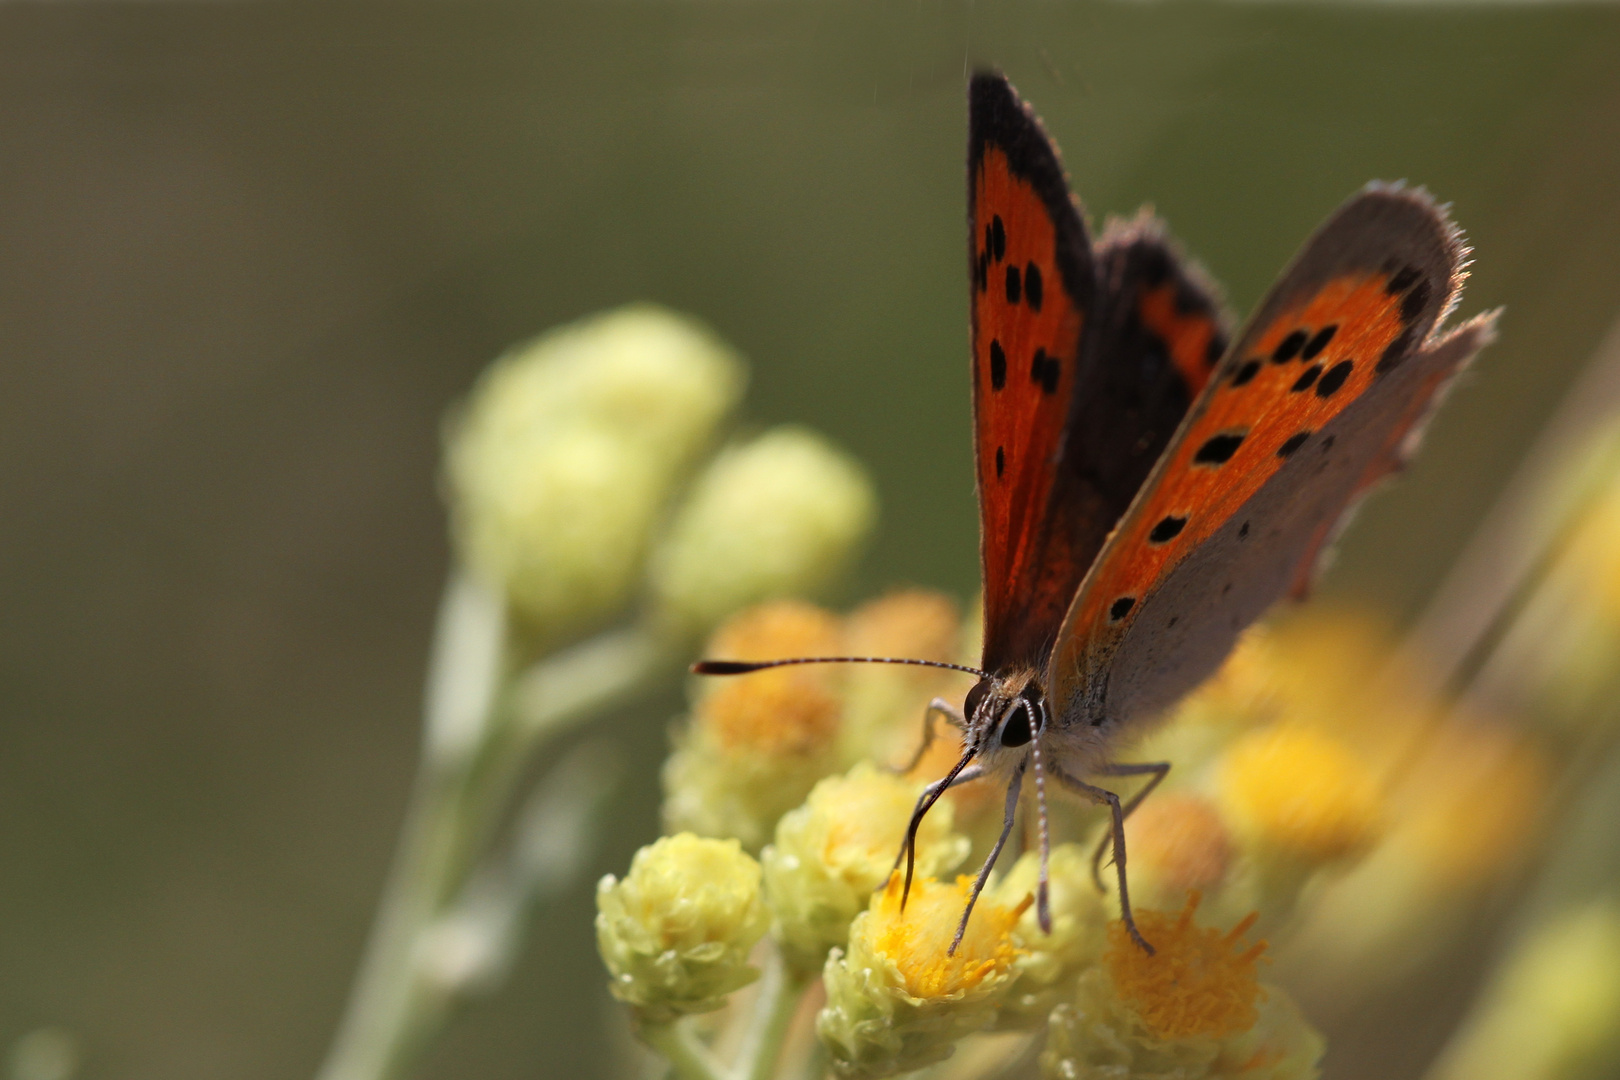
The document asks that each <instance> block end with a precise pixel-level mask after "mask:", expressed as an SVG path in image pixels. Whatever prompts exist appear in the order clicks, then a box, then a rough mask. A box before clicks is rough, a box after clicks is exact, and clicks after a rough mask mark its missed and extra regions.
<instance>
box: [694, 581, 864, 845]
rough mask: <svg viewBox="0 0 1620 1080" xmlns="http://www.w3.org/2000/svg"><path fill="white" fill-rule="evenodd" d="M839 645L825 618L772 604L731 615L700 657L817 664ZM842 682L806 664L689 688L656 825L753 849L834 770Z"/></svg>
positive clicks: (814, 610)
mask: <svg viewBox="0 0 1620 1080" xmlns="http://www.w3.org/2000/svg"><path fill="white" fill-rule="evenodd" d="M842 641H843V627H842V625H841V622H840V620H839V619H838V617H837V616H835V615H833V614H832V613H831V612H829V611H825V610H823V609H821V608H818V607H816V606H814V605H812V604H806V603H804V602H802V601H790V600H779V601H775V602H773V603H769V604H762V605H760V606H758V607H756V608H752V609H749V610H747V611H745V612H743V613H741V614H739V615H737V616H735V617H733V618H732V619H731V620H729V621H728V622H727V623H726V624H725V625H724V626H723V627H722V628H721V629H720V630H719V631H718V632H717V633H716V634H715V635H714V638H713V639H712V640H711V642H710V644H709V648H708V649H707V650H705V654H706V655H708V656H713V657H717V658H721V659H729V660H762V659H771V658H774V657H779V656H807V655H808V656H824V655H828V654H831V653H837V652H838V651H840V647H841V644H842ZM843 678H844V672H843V671H842V670H841V669H840V668H839V667H837V666H833V665H826V666H823V665H808V664H807V665H804V666H802V667H783V668H772V669H769V670H766V671H760V672H755V673H754V674H751V675H740V676H736V677H731V678H722V679H700V680H698V681H697V682H696V683H695V684H694V685H695V686H696V687H697V688H698V698H697V703H696V705H695V706H694V707H693V710H692V718H691V722H690V723H689V724H688V725H686V727H684V728H682V729H678V730H677V733H676V735H675V751H674V753H673V754H671V755H670V757H669V759H668V761H666V762H665V764H664V827H665V828H666V829H667V830H669V831H671V832H674V831H678V830H682V829H686V830H690V831H691V832H695V833H697V834H698V835H700V836H730V837H735V838H736V839H738V840H740V841H742V845H743V847H744V848H746V849H747V850H749V851H758V850H759V849H760V848H761V847H762V846H763V845H764V844H765V842H766V841H767V840H768V839H770V835H771V831H772V830H773V829H774V828H775V827H776V821H777V819H778V818H779V817H781V816H782V815H783V814H785V813H786V812H787V811H789V810H791V809H793V808H794V807H795V806H798V805H799V804H800V803H801V802H803V801H804V797H805V796H806V795H808V794H809V792H810V789H811V788H812V787H814V786H815V783H816V781H817V780H820V779H821V778H822V777H823V776H826V775H828V774H829V773H832V772H834V771H836V770H837V769H838V767H839V752H838V744H839V731H840V725H841V718H842V714H843V701H842V697H841V694H840V691H841V687H842V679H843Z"/></svg>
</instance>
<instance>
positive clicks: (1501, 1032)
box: [1433, 902, 1620, 1080]
mask: <svg viewBox="0 0 1620 1080" xmlns="http://www.w3.org/2000/svg"><path fill="white" fill-rule="evenodd" d="M1617 1016H1620V908H1617V907H1616V906H1615V904H1614V903H1612V902H1597V903H1593V904H1589V905H1587V906H1585V907H1578V908H1574V909H1572V910H1569V911H1566V912H1563V913H1562V914H1560V915H1559V916H1558V917H1556V918H1554V919H1552V920H1551V921H1549V922H1547V923H1545V924H1543V925H1541V926H1539V927H1537V928H1536V929H1535V930H1533V931H1532V932H1531V933H1530V934H1529V936H1528V937H1527V938H1526V939H1525V940H1524V941H1522V942H1520V943H1519V945H1518V946H1517V947H1516V948H1515V949H1514V950H1513V952H1512V953H1511V954H1510V955H1509V957H1508V959H1507V962H1506V963H1505V964H1503V965H1502V968H1501V969H1500V970H1499V971H1498V972H1497V974H1496V976H1495V977H1494V979H1493V980H1492V985H1491V987H1490V989H1489V990H1488V991H1487V992H1486V994H1485V997H1484V1001H1483V1002H1482V1004H1481V1006H1480V1007H1479V1008H1478V1009H1477V1010H1476V1013H1475V1015H1474V1017H1473V1018H1472V1019H1471V1020H1470V1021H1469V1023H1468V1026H1467V1027H1466V1028H1464V1030H1463V1033H1462V1034H1461V1036H1459V1037H1458V1039H1457V1040H1456V1041H1455V1042H1454V1043H1453V1044H1452V1045H1451V1046H1450V1047H1449V1048H1448V1049H1447V1050H1446V1053H1445V1055H1444V1056H1443V1057H1442V1058H1441V1060H1440V1064H1439V1066H1438V1067H1437V1068H1436V1070H1435V1072H1434V1074H1433V1075H1434V1076H1435V1077H1436V1080H1452V1078H1463V1077H1466V1078H1467V1080H1532V1078H1533V1080H1563V1078H1569V1080H1574V1078H1576V1077H1588V1076H1612V1075H1614V1070H1615V1067H1616V1065H1617V1064H1620V1028H1617V1027H1616V1024H1615V1018H1616V1017H1617Z"/></svg>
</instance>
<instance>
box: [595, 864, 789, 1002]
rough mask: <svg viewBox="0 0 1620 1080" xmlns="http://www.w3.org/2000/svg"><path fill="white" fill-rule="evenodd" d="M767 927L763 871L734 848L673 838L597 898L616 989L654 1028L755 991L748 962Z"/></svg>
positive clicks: (603, 948)
mask: <svg viewBox="0 0 1620 1080" xmlns="http://www.w3.org/2000/svg"><path fill="white" fill-rule="evenodd" d="M767 924H768V917H767V914H766V910H765V904H764V899H763V897H762V896H761V893H760V869H759V864H758V863H757V862H755V861H754V860H753V859H751V858H749V857H748V855H746V854H745V853H744V852H743V851H742V849H741V848H740V847H739V846H738V844H737V842H736V841H735V840H704V839H700V838H698V837H696V836H693V835H691V834H690V833H681V834H680V835H678V836H666V837H664V838H663V839H662V840H659V841H657V842H656V843H653V844H649V845H648V846H646V847H644V848H642V849H641V850H640V851H638V852H636V856H635V858H634V859H633V860H631V863H630V873H629V874H628V875H626V877H625V878H624V880H623V881H619V880H617V879H615V878H614V877H613V875H611V874H609V875H608V876H607V877H605V878H603V879H602V881H601V883H600V884H599V885H598V886H597V888H596V944H597V949H598V951H600V953H601V954H602V961H603V963H605V964H606V965H607V969H608V972H609V973H610V974H611V975H612V976H613V978H612V982H611V983H610V984H609V989H610V990H611V991H612V992H613V996H614V997H616V998H618V999H619V1000H620V1001H623V1002H625V1003H626V1004H628V1005H630V1006H632V1007H633V1008H634V1009H635V1010H636V1014H637V1016H638V1017H639V1018H640V1019H641V1020H643V1021H644V1022H647V1023H667V1022H668V1021H671V1020H674V1019H676V1018H677V1017H680V1016H683V1015H685V1014H687V1013H698V1012H709V1011H711V1010H713V1009H718V1008H719V1007H720V1006H721V1005H723V1004H724V1003H725V997H726V995H727V994H729V993H731V992H732V991H733V990H735V989H737V988H738V987H739V986H744V985H746V984H747V983H750V982H752V981H753V980H754V978H755V977H756V976H757V975H758V974H759V972H758V970H757V969H755V968H752V967H749V966H748V953H749V951H750V950H751V949H752V948H753V947H754V945H755V944H756V943H757V942H758V941H759V939H760V938H761V937H762V936H763V935H764V933H765V930H766V927H767Z"/></svg>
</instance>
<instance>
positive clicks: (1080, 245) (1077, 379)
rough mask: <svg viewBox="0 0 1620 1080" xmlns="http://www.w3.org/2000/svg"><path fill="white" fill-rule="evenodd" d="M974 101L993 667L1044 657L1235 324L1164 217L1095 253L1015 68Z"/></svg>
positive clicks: (981, 434) (977, 395) (986, 78)
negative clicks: (1012, 77) (1022, 95)
mask: <svg viewBox="0 0 1620 1080" xmlns="http://www.w3.org/2000/svg"><path fill="white" fill-rule="evenodd" d="M970 117H971V119H970V127H969V152H968V167H969V207H970V230H971V231H970V236H971V237H972V241H971V245H970V249H969V253H970V258H971V260H972V262H971V274H972V281H973V292H972V295H973V304H972V308H973V365H974V373H973V400H974V416H975V425H974V434H975V450H976V460H977V464H978V486H979V500H980V515H981V522H980V526H981V528H980V537H981V550H982V559H983V564H984V565H983V570H984V582H985V591H986V596H985V609H986V610H985V624H986V629H985V652H984V666H985V667H986V668H987V669H988V670H992V671H1002V670H1007V669H1008V668H1011V667H1017V666H1020V665H1030V666H1035V667H1039V666H1042V665H1043V664H1044V663H1045V660H1046V657H1047V655H1048V654H1049V652H1050V650H1051V648H1052V643H1053V641H1054V640H1055V638H1056V636H1057V630H1058V627H1059V625H1060V624H1061V622H1062V619H1063V616H1064V613H1065V612H1066V611H1067V610H1068V607H1069V603H1070V601H1071V600H1072V599H1073V597H1074V593H1075V590H1076V589H1077V588H1078V587H1079V585H1080V582H1081V580H1082V579H1083V578H1084V576H1085V574H1086V571H1087V570H1089V569H1090V567H1091V563H1092V560H1093V558H1094V557H1095V556H1096V554H1097V552H1098V551H1099V550H1100V549H1101V547H1102V545H1103V542H1104V540H1105V539H1106V538H1107V536H1108V533H1109V531H1110V530H1111V529H1112V528H1113V527H1114V525H1115V523H1117V522H1118V520H1119V518H1120V516H1121V515H1122V514H1123V513H1124V512H1125V509H1126V508H1127V507H1128V506H1129V505H1130V502H1131V500H1132V499H1133V498H1134V497H1135V495H1136V493H1137V490H1138V489H1139V488H1140V487H1141V485H1142V481H1143V480H1144V479H1145V478H1146V477H1147V475H1148V472H1149V471H1150V470H1151V469H1152V467H1153V463H1154V462H1155V461H1156V460H1157V459H1158V456H1159V454H1160V452H1161V451H1162V450H1163V449H1164V447H1165V445H1166V444H1167V443H1168V442H1169V439H1170V436H1171V435H1172V434H1173V433H1174V431H1175V430H1176V427H1177V425H1178V424H1179V423H1180V422H1181V418H1182V416H1183V415H1184V414H1185V413H1186V411H1187V407H1188V405H1189V403H1190V402H1191V401H1192V399H1193V398H1194V397H1195V396H1196V395H1197V393H1198V391H1199V389H1200V388H1201V387H1202V386H1203V384H1204V382H1205V381H1206V380H1207V379H1208V378H1209V375H1210V374H1211V372H1212V371H1213V369H1214V363H1215V361H1216V360H1218V359H1219V355H1220V352H1221V351H1222V350H1223V349H1224V346H1225V342H1226V333H1227V324H1226V319H1225V317H1224V315H1223V313H1222V311H1221V309H1220V305H1219V302H1218V300H1217V299H1216V297H1215V293H1214V290H1213V289H1212V288H1211V287H1210V286H1209V285H1208V284H1206V283H1205V281H1204V279H1203V277H1202V275H1201V274H1199V273H1198V272H1197V271H1196V270H1195V269H1193V268H1192V267H1191V266H1190V265H1189V264H1187V263H1186V261H1185V260H1184V259H1182V258H1181V257H1180V255H1179V254H1178V252H1177V251H1176V250H1175V246H1174V244H1173V243H1172V242H1171V241H1170V240H1169V238H1168V237H1167V236H1165V235H1164V231H1163V229H1162V228H1161V227H1160V226H1159V225H1158V223H1157V222H1156V221H1154V220H1153V219H1152V218H1150V217H1142V218H1139V219H1137V220H1136V221H1134V222H1131V223H1129V224H1127V225H1121V226H1114V227H1111V228H1110V229H1109V230H1108V231H1107V232H1106V233H1105V235H1104V237H1103V239H1102V242H1101V243H1100V244H1099V245H1098V248H1097V249H1096V251H1095V252H1093V250H1092V248H1091V245H1090V243H1089V241H1088V239H1087V236H1086V230H1085V225H1084V220H1083V217H1082V215H1081V213H1080V210H1079V207H1078V206H1077V205H1076V203H1075V202H1074V200H1073V197H1072V196H1071V195H1070V193H1069V188H1068V183H1067V180H1066V178H1065V176H1064V173H1063V168H1062V165H1061V163H1060V161H1059V159H1058V156H1057V153H1056V150H1055V149H1054V148H1053V147H1052V145H1051V143H1050V141H1049V140H1048V139H1047V138H1046V135H1045V133H1044V132H1043V131H1042V130H1041V127H1040V125H1039V122H1038V121H1037V120H1036V119H1035V118H1034V116H1033V114H1031V113H1030V112H1029V110H1028V109H1027V108H1026V107H1025V106H1024V105H1023V104H1022V102H1021V101H1020V100H1019V99H1018V97H1017V95H1016V93H1015V92H1014V91H1013V89H1012V87H1011V86H1010V85H1009V84H1008V83H1007V81H1006V80H1005V79H1004V78H1002V77H1001V76H999V75H993V74H982V75H979V76H977V77H975V79H974V81H973V84H972V90H971V93H970ZM1054 271H1056V272H1055V273H1054ZM1032 285H1033V286H1034V291H1033V292H1032V288H1031V287H1032Z"/></svg>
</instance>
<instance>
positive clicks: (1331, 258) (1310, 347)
mask: <svg viewBox="0 0 1620 1080" xmlns="http://www.w3.org/2000/svg"><path fill="white" fill-rule="evenodd" d="M1462 253H1463V252H1462V247H1461V245H1460V243H1459V242H1458V240H1457V238H1456V235H1455V232H1454V230H1453V229H1452V227H1451V226H1450V225H1449V223H1448V222H1447V221H1446V220H1445V218H1444V216H1443V215H1442V214H1441V213H1440V212H1439V210H1438V209H1437V208H1436V207H1435V206H1434V205H1433V204H1432V203H1431V202H1430V201H1429V200H1428V199H1427V198H1426V197H1425V196H1422V195H1421V194H1418V193H1413V192H1407V191H1401V190H1392V189H1369V190H1368V191H1365V192H1363V193H1362V194H1360V195H1358V196H1357V197H1355V198H1353V199H1352V200H1351V201H1350V202H1349V203H1347V204H1346V205H1345V206H1344V207H1343V208H1341V209H1340V211H1339V212H1338V213H1336V214H1335V215H1334V216H1333V217H1332V218H1331V219H1330V220H1329V221H1328V223H1327V224H1326V225H1324V226H1323V227H1322V229H1321V230H1319V231H1318V233H1317V234H1316V236H1315V237H1313V238H1312V240H1311V241H1310V242H1309V243H1307V245H1306V247H1305V249H1304V251H1303V252H1302V253H1301V254H1300V256H1299V257H1298V258H1297V259H1296V261H1295V262H1294V264H1293V266H1292V267H1291V268H1290V269H1289V271H1288V272H1287V273H1286V274H1285V275H1284V276H1283V278H1282V280H1281V281H1279V282H1278V284H1277V285H1276V286H1275V287H1274V288H1273V290H1272V292H1271V294H1270V296H1269V297H1268V298H1267V299H1266V301H1265V302H1264V303H1263V304H1262V305H1261V308H1260V310H1259V311H1258V312H1257V314H1256V315H1255V317H1254V318H1253V319H1252V320H1251V322H1250V324H1249V325H1248V327H1247V328H1246V329H1245V331H1244V332H1243V333H1242V334H1241V335H1240V337H1239V339H1238V342H1237V345H1236V346H1235V347H1234V348H1233V349H1232V350H1231V352H1230V354H1229V355H1228V357H1227V359H1226V360H1225V361H1224V362H1223V363H1222V365H1221V367H1220V368H1219V371H1218V374H1217V377H1216V378H1214V379H1213V380H1211V382H1210V383H1209V384H1208V385H1207V386H1206V387H1205V389H1204V391H1203V393H1202V394H1201V396H1200V397H1199V399H1198V401H1197V402H1196V403H1195V404H1194V405H1193V407H1192V409H1191V410H1190V411H1189V413H1188V416H1187V419H1186V420H1185V421H1184V422H1183V425H1182V427H1181V429H1180V430H1179V431H1178V432H1177V434H1176V436H1175V439H1174V440H1173V441H1172V443H1171V445H1170V446H1169V448H1168V449H1167V450H1166V452H1165V454H1164V456H1163V459H1162V460H1161V461H1160V462H1159V464H1158V466H1157V467H1156V468H1155V470H1154V472H1153V474H1152V475H1151V476H1150V478H1149V480H1148V481H1147V483H1146V484H1145V485H1144V487H1143V490H1142V491H1141V493H1140V494H1139V495H1138V496H1137V499H1136V501H1135V502H1134V503H1133V505H1132V506H1131V508H1130V510H1129V512H1128V513H1127V514H1126V515H1125V517H1124V518H1123V519H1122V520H1121V522H1120V525H1119V528H1118V530H1117V531H1116V532H1115V533H1114V535H1113V536H1112V537H1111V538H1110V540H1109V541H1108V543H1107V545H1106V546H1105V547H1104V549H1103V551H1102V553H1101V554H1100V555H1099V557H1098V559H1097V564H1096V565H1095V566H1094V567H1093V569H1092V571H1091V573H1090V574H1089V575H1088V576H1087V578H1086V581H1085V583H1084V585H1083V586H1082V588H1081V590H1080V592H1079V593H1078V595H1077V596H1076V597H1075V599H1074V603H1073V605H1072V606H1071V607H1070V609H1069V612H1068V614H1067V616H1066V618H1065V622H1064V626H1063V629H1062V632H1061V633H1060V636H1059V641H1058V645H1057V647H1056V651H1055V652H1054V655H1053V656H1052V659H1051V664H1050V668H1049V673H1048V680H1049V689H1050V692H1051V693H1052V695H1053V697H1054V699H1055V704H1056V705H1057V714H1058V715H1059V716H1060V717H1063V718H1064V719H1065V720H1070V721H1072V720H1077V719H1080V720H1084V721H1087V722H1092V723H1104V722H1107V723H1110V724H1114V723H1126V722H1129V721H1130V720H1132V719H1135V718H1136V717H1138V716H1141V715H1143V714H1145V713H1148V712H1151V711H1154V710H1156V709H1159V708H1162V707H1163V706H1165V705H1168V704H1169V703H1171V702H1173V701H1174V700H1176V699H1177V698H1179V697H1180V696H1181V695H1182V694H1184V693H1186V692H1187V691H1188V690H1190V689H1191V688H1192V687H1193V686H1194V685H1196V684H1197V683H1198V682H1199V681H1201V680H1202V679H1203V678H1204V677H1206V676H1207V675H1208V674H1210V672H1212V671H1213V669H1214V668H1215V666H1217V665H1218V664H1219V662H1220V661H1221V659H1222V658H1223V657H1224V656H1225V655H1226V653H1227V652H1228V651H1229V650H1230V648H1231V644H1232V642H1233V640H1234V639H1235V637H1236V635H1237V634H1238V632H1239V631H1241V630H1242V629H1243V628H1244V627H1245V626H1247V625H1248V624H1249V623H1250V622H1252V621H1253V620H1254V619H1255V618H1257V617H1258V616H1259V615H1260V614H1261V613H1262V612H1263V611H1264V610H1265V609H1266V608H1267V607H1268V606H1269V605H1270V604H1271V603H1272V602H1273V601H1274V600H1276V599H1277V598H1278V597H1279V596H1280V595H1282V594H1283V593H1284V592H1285V591H1287V589H1288V587H1289V586H1290V584H1292V583H1293V582H1294V579H1295V577H1296V572H1297V569H1298V568H1299V567H1300V566H1301V565H1302V564H1303V563H1304V562H1306V561H1307V560H1313V557H1314V554H1315V551H1316V548H1317V547H1318V546H1319V545H1320V543H1321V542H1322V541H1323V540H1324V539H1325V538H1326V536H1327V534H1328V533H1329V532H1330V531H1331V527H1332V523H1334V522H1336V521H1337V520H1339V518H1340V517H1341V516H1342V515H1343V512H1344V511H1345V509H1346V508H1347V507H1348V506H1349V504H1350V503H1351V501H1352V500H1353V498H1354V497H1355V496H1356V494H1357V493H1358V492H1360V491H1361V490H1363V488H1364V486H1365V484H1366V483H1367V482H1369V481H1370V480H1371V479H1375V478H1376V477H1377V475H1379V473H1380V470H1381V469H1383V468H1384V467H1385V463H1386V462H1387V461H1388V458H1389V455H1390V453H1391V451H1392V448H1393V446H1394V444H1395V443H1396V442H1398V441H1400V440H1401V439H1402V438H1403V437H1404V436H1405V434H1406V433H1407V432H1409V431H1410V430H1412V429H1413V421H1414V420H1415V418H1416V416H1417V415H1418V414H1419V413H1420V412H1422V411H1423V409H1424V408H1425V407H1426V406H1427V403H1428V402H1429V400H1430V399H1432V398H1433V396H1434V394H1435V392H1436V389H1437V388H1438V387H1439V386H1440V385H1441V384H1443V383H1444V382H1445V381H1447V380H1448V379H1449V378H1450V376H1451V375H1452V374H1453V373H1454V372H1455V371H1456V370H1457V369H1458V368H1459V367H1460V366H1461V365H1462V364H1464V363H1466V361H1467V359H1468V358H1469V357H1470V356H1472V354H1473V352H1474V351H1476V350H1477V348H1478V347H1479V346H1480V345H1481V344H1483V343H1484V338H1485V337H1486V336H1488V332H1489V331H1488V327H1487V326H1485V325H1483V324H1481V325H1475V326H1473V327H1470V328H1468V329H1467V330H1466V331H1464V332H1462V333H1460V334H1459V335H1458V336H1457V337H1456V338H1454V339H1452V340H1451V342H1450V343H1449V344H1448V345H1446V346H1445V347H1436V348H1432V349H1426V348H1425V347H1424V343H1425V341H1426V339H1427V338H1428V337H1429V334H1430V332H1431V330H1432V329H1433V327H1434V326H1435V324H1436V322H1437V321H1438V319H1439V317H1440V316H1441V314H1442V312H1443V311H1444V310H1445V309H1446V307H1447V306H1448V304H1449V303H1450V301H1451V298H1452V297H1453V295H1454V293H1455V290H1456V288H1457V285H1458V282H1459V266H1460V263H1461V259H1462Z"/></svg>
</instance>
